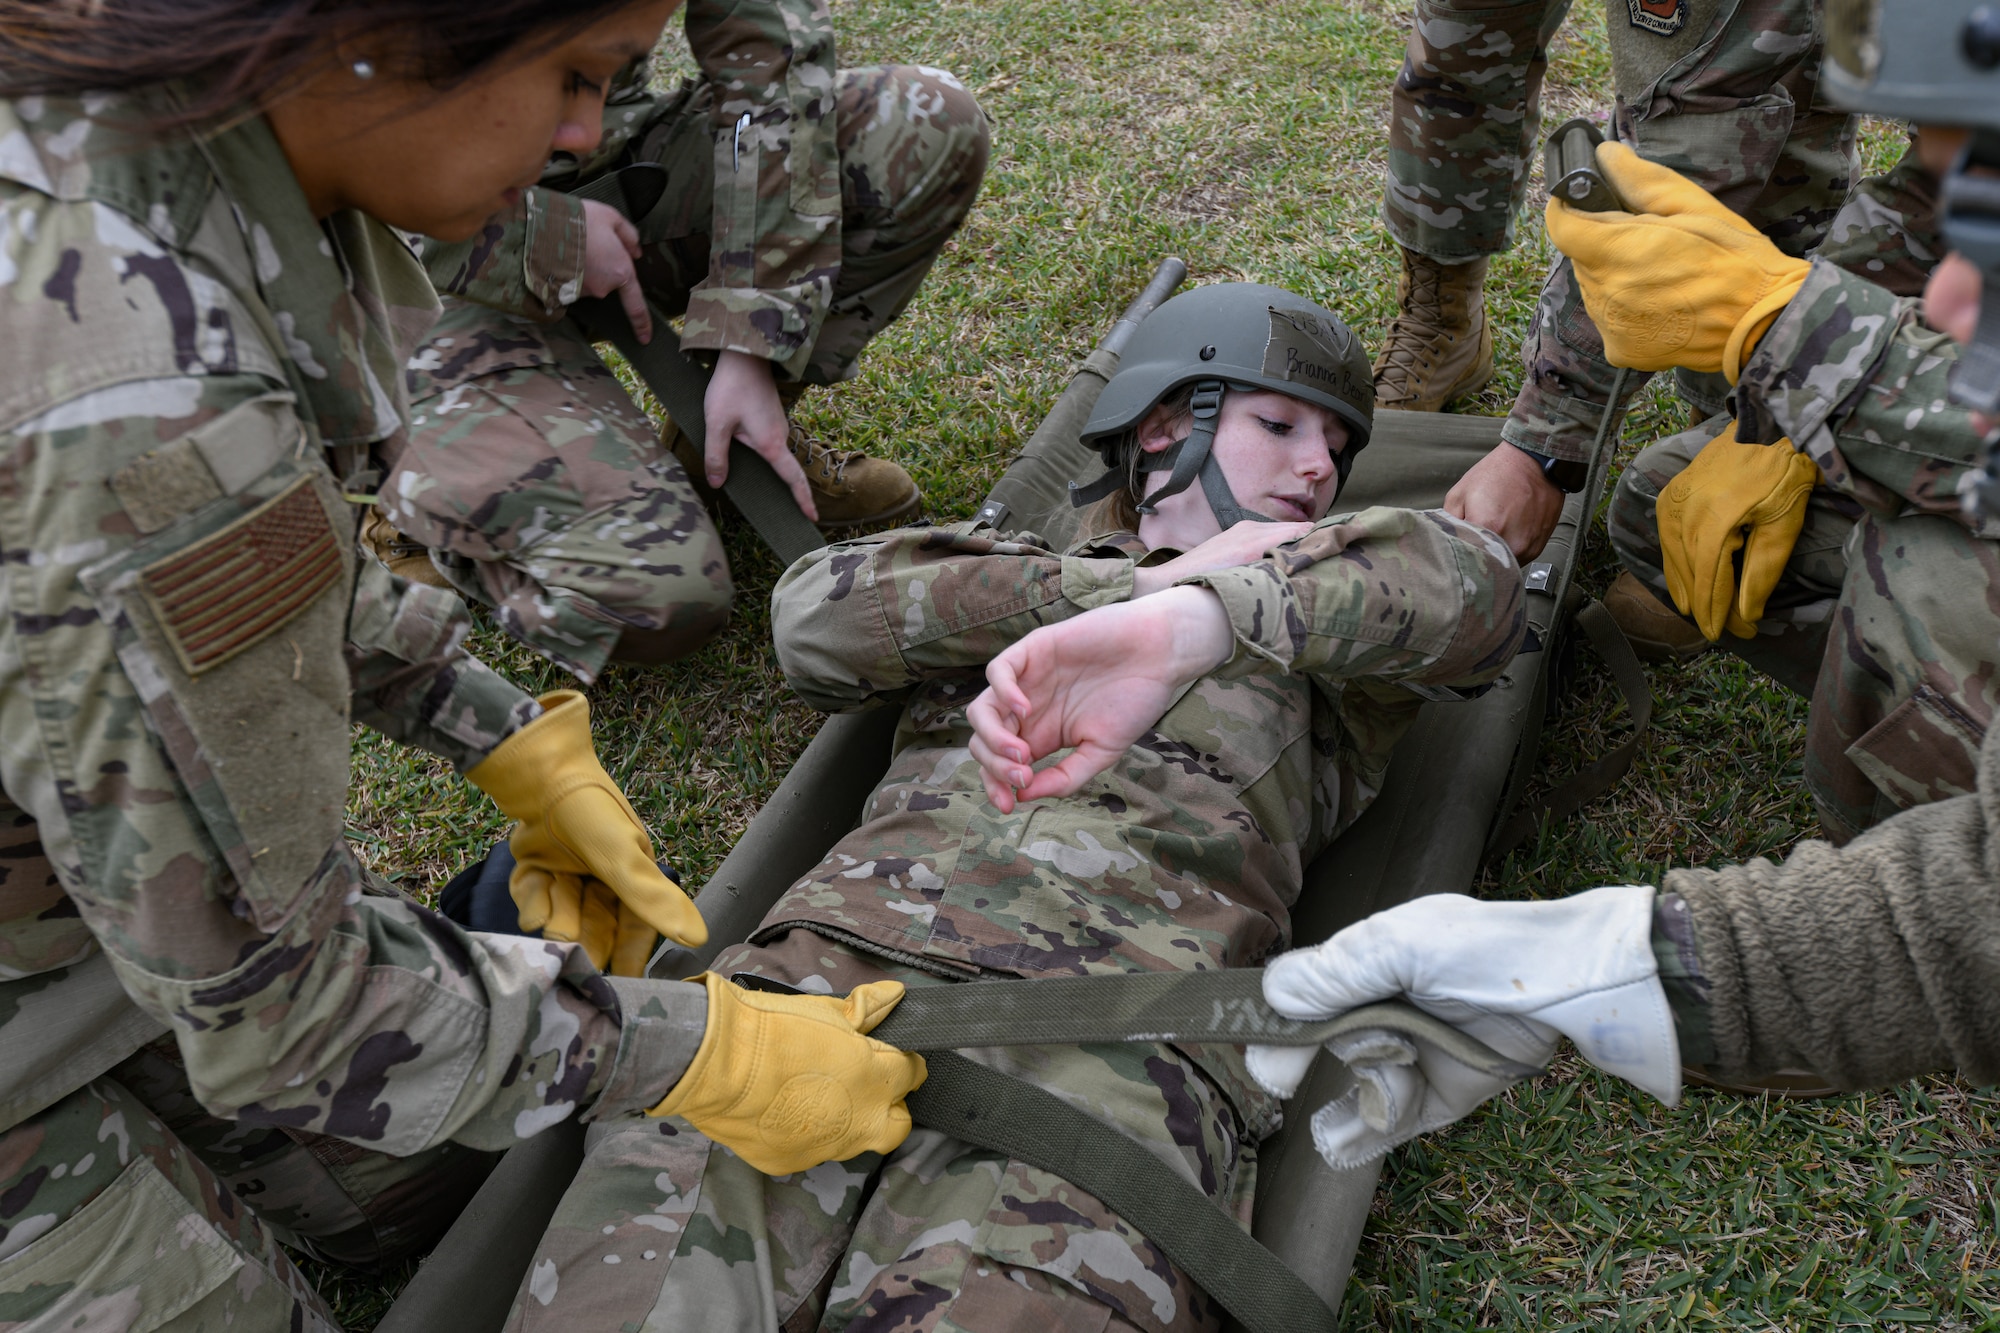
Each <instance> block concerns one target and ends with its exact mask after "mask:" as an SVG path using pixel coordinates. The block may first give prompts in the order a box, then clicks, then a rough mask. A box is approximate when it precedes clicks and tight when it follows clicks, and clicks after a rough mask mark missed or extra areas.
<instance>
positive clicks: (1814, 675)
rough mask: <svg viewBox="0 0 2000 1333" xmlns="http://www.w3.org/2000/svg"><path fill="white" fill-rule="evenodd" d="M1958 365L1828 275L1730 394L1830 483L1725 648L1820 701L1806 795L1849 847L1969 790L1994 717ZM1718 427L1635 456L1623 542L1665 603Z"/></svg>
mask: <svg viewBox="0 0 2000 1333" xmlns="http://www.w3.org/2000/svg"><path fill="white" fill-rule="evenodd" d="M1957 362H1958V349H1957V347H1956V345H1955V344H1953V343H1952V341H1951V340H1950V339H1949V338H1947V337H1945V336H1944V335H1943V334H1939V333H1935V332H1932V331H1931V330H1929V329H1927V328H1925V327H1924V326H1923V325H1922V324H1921V323H1920V322H1919V319H1918V310H1917V302H1916V301H1915V300H1913V299H1909V298H1899V297H1897V296H1895V295H1893V294H1892V293H1890V292H1888V291H1886V290H1884V289H1883V288H1881V287H1878V286H1876V285H1875V284H1873V283H1870V282H1864V281H1862V280H1861V279H1859V278H1856V277H1854V276H1853V275H1852V274H1849V273H1847V272H1844V271H1843V270H1841V269H1839V268H1837V267H1835V266H1833V265H1831V264H1828V263H1826V262H1825V261H1820V262H1816V263H1814V265H1813V267H1812V272H1811V275H1810V276H1809V277H1808V278H1807V279H1806V285H1805V286H1804V287H1803V288H1802V289H1801V290H1800V292H1799V294H1798V295H1797V296H1796V297H1794V298H1793V299H1792V302H1791V304H1790V305H1789V306H1787V307H1786V309H1785V312H1784V314H1783V315H1781V316H1780V317H1779V319H1778V320H1777V322H1776V323H1774V324H1773V325H1772V326H1771V329H1770V332H1768V333H1766V334H1765V335H1764V338H1763V340H1762V341H1761V342H1760V343H1759V344H1758V345H1757V350H1756V353H1755V354H1754V355H1753V356H1752V357H1751V359H1750V360H1749V362H1748V363H1746V364H1745V366H1744V369H1743V378H1742V381H1741V383H1739V384H1738V386H1737V389H1736V396H1735V402H1736V406H1737V410H1738V414H1739V418H1738V419H1739V423H1740V424H1739V432H1738V433H1739V434H1740V435H1741V436H1742V438H1745V439H1751V440H1763V441H1766V442H1768V441H1771V440H1775V439H1778V438H1779V437H1781V436H1789V437H1790V438H1791V439H1792V441H1793V442H1794V443H1795V444H1796V445H1797V446H1798V447H1799V448H1801V449H1803V450H1805V451H1806V453H1808V454H1810V455H1811V456H1812V459H1813V461H1814V462H1815V463H1817V464H1818V465H1819V469H1820V476H1821V479H1822V482H1823V485H1821V486H1820V487H1819V488H1818V489H1816V490H1815V491H1814V492H1813V495H1812V500H1811V502H1810V504H1809V507H1808V509H1807V516H1806V526H1805V529H1804V531H1803V532H1802V533H1801V534H1800V538H1799V543H1798V545H1797V547H1796V548H1794V551H1793V555H1792V559H1791V562H1790V563H1789V564H1788V565H1787V566H1786V569H1785V574H1784V576H1783V578H1782V579H1781V580H1780V581H1779V583H1778V586H1777V590H1776V592H1775V593H1774V594H1773V596H1772V598H1771V610H1770V611H1769V612H1768V614H1767V615H1766V617H1765V619H1764V620H1763V621H1762V622H1760V623H1759V625H1758V634H1757V637H1756V638H1755V639H1751V640H1747V641H1746V640H1739V639H1734V638H1730V637H1725V638H1724V639H1723V643H1724V645H1725V646H1727V647H1729V648H1731V649H1732V650H1733V651H1735V652H1737V653H1739V654H1741V655H1742V656H1744V657H1746V658H1748V659H1749V660H1751V661H1752V662H1754V663H1756V664H1757V665H1758V666H1760V667H1762V668H1763V669H1765V670H1767V671H1769V672H1770V673H1771V674H1772V675H1774V676H1776V677H1778V679H1780V680H1782V681H1784V682H1785V683H1786V684H1788V685H1791V686H1792V687H1793V688H1794V689H1796V690H1798V691H1800V692H1801V693H1805V694H1809V695H1811V697H1812V711H1811V715H1810V718H1809V721H1808V730H1807V739H1806V782H1807V784H1808V785H1809V786H1810V787H1811V789H1812V792H1813V797H1814V799H1815V801H1816V802H1817V803H1818V806H1819V812H1820V819H1821V822H1822V823H1823V825H1824V826H1825V828H1826V831H1827V833H1828V835H1829V836H1831V837H1833V838H1835V839H1836V840H1839V841H1845V840H1846V839H1847V838H1849V837H1851V836H1853V834H1855V833H1856V832H1858V831H1859V830H1861V829H1864V828H1867V827H1869V826H1870V825H1872V824H1875V823H1877V822H1879V821H1880V820H1881V819H1883V818H1885V817H1886V816H1888V815H1890V814H1893V813H1894V812H1895V811H1897V810H1900V809H1905V808H1907V807H1909V806H1913V805H1919V804H1922V803H1924V802H1928V801H1934V800H1938V799H1941V798H1943V797H1946V796H1953V795H1958V794H1960V793H1963V792H1968V791H1971V790H1972V789H1973V786H1974V780H1975V776H1976V774H1977V761H1978V755H1979V747H1980V743H1981V741H1982V739H1983V738H1984V736H1985V734H1986V729H1987V727H1988V725H1989V724H1990V723H1991V721H1992V718H1993V714H1994V708H1995V705H1996V702H2000V679H1996V676H1995V673H1994V671H1993V668H1992V661H1993V644H1994V641H1995V639H1996V637H2000V593H1996V589H2000V545H1996V543H1995V541H1994V539H1995V538H2000V524H1996V523H1994V522H1993V521H1991V520H1983V521H1981V520H1973V519H1969V518H1967V517H1966V516H1965V514H1964V513H1963V511H1962V510H1961V508H1960V505H1959V495H1958V490H1959V484H1960V479H1961V478H1963V477H1965V476H1966V474H1967V472H1968V471H1976V470H1977V468H1978V466H1979V462H1978V459H1979V449H1980V438H1981V435H1980V432H1979V431H1978V430H1977V429H1975V427H1974V425H1973V423H1972V420H1971V418H1970V416H1969V415H1968V414H1967V413H1966V412H1965V410H1964V409H1962V408H1959V407H1956V406H1954V405H1953V404H1952V403H1951V401H1950V399H1949V396H1948V393H1947V386H1948V381H1949V379H1950V376H1951V371H1952V367H1953V366H1955V365H1956V364H1957ZM1721 424H1722V423H1721V421H1719V420H1718V421H1712V422H1709V423H1707V424H1706V425H1704V426H1703V427H1701V428H1699V429H1697V430H1695V431H1690V432H1687V433H1685V434H1683V435H1677V436H1674V437H1672V438H1670V439H1668V440H1665V441H1662V442H1661V443H1659V444H1657V445H1654V446H1653V447H1651V448H1649V449H1646V450H1644V451H1643V452H1641V453H1640V454H1639V456H1638V457H1637V458H1636V459H1635V460H1634V461H1633V463H1632V465H1631V466H1630V467H1629V468H1627V470H1626V472H1625V476H1624V478H1623V479H1622V480H1621V481H1620V483H1619V487H1618V490H1617V492H1616V494H1615V496H1614V497H1613V500H1612V504H1611V511H1610V515H1609V520H1608V521H1609V525H1610V530H1611V539H1612V544H1613V546H1614V547H1615V548H1616V549H1617V551H1618V554H1619V557H1620V558H1621V559H1622V560H1624V562H1625V564H1626V566H1627V568H1629V569H1631V570H1632V571H1633V572H1634V573H1635V574H1637V575H1638V576H1639V577H1640V579H1641V580H1642V581H1644V582H1646V583H1647V584H1649V585H1650V586H1651V587H1652V588H1653V589H1654V590H1655V591H1656V593H1658V595H1659V596H1660V597H1661V598H1662V599H1663V600H1664V599H1665V597H1666V580H1665V577H1664V575H1662V574H1661V572H1660V556H1659V532H1658V526H1657V519H1656V517H1655V512H1654V506H1655V503H1656V501H1657V500H1658V497H1659V493H1660V490H1661V488H1663V487H1664V486H1665V485H1666V484H1667V483H1668V482H1669V481H1671V480H1672V479H1673V478H1674V476H1676V475H1677V474H1678V473H1679V471H1680V469H1681V468H1683V467H1685V466H1687V464H1688V462H1689V461H1690V460H1691V459H1692V458H1693V456H1694V454H1695V453H1696V452H1698V451H1699V450H1700V448H1701V446H1702V445H1704V444H1706V443H1707V441H1708V440H1709V439H1710V438H1711V437H1713V436H1714V435H1715V434H1716V433H1717V431H1718V430H1719V429H1720V427H1721Z"/></svg>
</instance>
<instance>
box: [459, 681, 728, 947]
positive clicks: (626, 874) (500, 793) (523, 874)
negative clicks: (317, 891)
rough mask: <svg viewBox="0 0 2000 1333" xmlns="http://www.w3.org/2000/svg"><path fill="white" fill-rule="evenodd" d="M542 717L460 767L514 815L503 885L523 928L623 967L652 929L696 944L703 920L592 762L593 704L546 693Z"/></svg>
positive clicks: (703, 936) (572, 694) (571, 694)
mask: <svg viewBox="0 0 2000 1333" xmlns="http://www.w3.org/2000/svg"><path fill="white" fill-rule="evenodd" d="M540 703H541V705H542V709H543V712H542V715H541V716H540V717H538V718H536V719H535V720H534V721H533V722H530V723H529V724H528V725H527V726H525V727H522V728H521V729H520V730H519V731H517V732H515V733H514V734H513V735H512V736H509V737H508V738H507V739H506V740H504V741H502V742H500V744H499V746H498V747H497V748H496V749H495V750H494V751H493V753H491V754H489V755H487V756H486V758H484V759H482V760H481V761H480V762H479V763H478V765H476V766H475V767H474V768H473V769H472V770H471V771H470V772H469V773H467V774H466V775H465V776H466V778H467V779H468V780H469V781H470V782H471V783H472V784H473V785H474V786H476V787H478V788H479V789H480V790H481V791H483V792H485V793H486V794H487V795H488V796H491V797H492V798H493V803H494V804H495V805H497V806H499V807H500V810H501V813H503V814H506V815H508V816H510V817H511V818H513V819H515V820H517V821H518V822H517V823H516V824H515V825H514V832H513V834H512V836H510V837H509V838H508V840H507V841H508V847H509V848H510V849H511V850H512V851H513V853H514V862H515V865H514V874H513V876H512V877H511V878H510V879H509V880H508V882H507V891H508V892H509V893H510V894H512V895H513V898H514V906H515V907H516V908H518V909H519V910H520V913H521V929H523V930H539V931H541V932H542V936H543V938H544V939H551V940H560V941H563V942H566V943H569V942H580V943H582V945H583V946H584V951H585V952H586V953H588V954H589V955H590V961H591V962H593V963H595V964H597V966H598V967H600V968H602V967H605V966H606V965H607V964H609V965H610V970H611V971H612V972H614V973H615V974H617V975H619V976H628V977H635V976H639V975H641V974H642V973H643V972H644V971H645V967H646V959H647V957H648V955H650V954H651V953H652V951H653V942H654V938H655V934H656V933H657V934H660V935H665V936H666V937H667V938H668V939H670V940H673V941H674V942H675V943H677V944H683V945H686V946H688V947H689V948H694V947H696V946H699V945H701V944H703V943H705V942H706V941H707V939H708V927H707V926H706V925H705V924H703V922H702V919H701V913H700V912H697V911H696V910H695V906H694V903H693V902H692V901H690V900H689V898H688V896H687V895H686V894H685V893H682V892H681V891H680V889H679V888H678V887H676V886H675V884H674V882H673V881H672V880H670V879H668V878H667V877H666V876H665V875H663V874H662V873H660V868H659V866H658V865H656V864H654V861H653V840H652V838H651V837H650V836H649V835H648V834H647V832H646V826H645V825H643V824H641V823H640V822H639V816H638V815H637V814H635V813H634V812H633V810H632V804H631V802H629V801H627V800H626V799H625V793H623V792H621V791H619V790H618V784H617V783H615V782H613V781H612V780H611V775H610V774H609V773H606V772H605V771H604V766H603V765H602V764H600V763H598V762H597V752H596V750H595V749H593V748H592V747H591V743H590V704H589V702H588V701H587V700H585V699H584V697H583V696H582V695H581V694H578V693H577V692H576V691H575V690H557V691H556V692H555V693H553V694H545V695H543V696H542V697H541V700H540Z"/></svg>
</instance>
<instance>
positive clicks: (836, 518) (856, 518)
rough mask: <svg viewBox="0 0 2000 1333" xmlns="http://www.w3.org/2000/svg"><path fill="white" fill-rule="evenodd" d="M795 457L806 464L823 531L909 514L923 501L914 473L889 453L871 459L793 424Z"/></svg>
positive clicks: (802, 463) (870, 524)
mask: <svg viewBox="0 0 2000 1333" xmlns="http://www.w3.org/2000/svg"><path fill="white" fill-rule="evenodd" d="M790 443H791V447H792V457H794V458H796V459H798V460H799V466H800V467H802V468H804V469H805V473H806V484H807V485H808V486H810V487H812V497H813V504H814V506H815V507H817V508H818V510H819V529H820V531H821V532H838V531H840V530H841V529H844V528H865V527H873V526H874V525H875V524H877V523H887V522H889V521H891V520H892V519H898V518H905V517H907V516H908V515H910V514H914V513H915V512H916V511H917V506H918V505H920V504H922V503H923V499H924V497H923V494H922V492H920V491H919V490H918V489H917V483H916V482H915V481H914V480H912V479H911V477H910V474H909V473H907V472H905V471H903V469H902V468H901V467H899V466H898V465H896V464H895V463H891V462H890V461H889V460H888V459H886V458H870V457H869V456H868V455H867V454H864V453H861V452H860V451H858V450H855V449H836V448H834V447H833V446H832V445H830V444H827V443H826V442H825V441H823V440H821V439H820V438H819V437H817V436H815V435H811V434H808V433H807V431H806V429H805V427H803V426H800V425H797V424H794V425H793V426H792V435H791V441H790Z"/></svg>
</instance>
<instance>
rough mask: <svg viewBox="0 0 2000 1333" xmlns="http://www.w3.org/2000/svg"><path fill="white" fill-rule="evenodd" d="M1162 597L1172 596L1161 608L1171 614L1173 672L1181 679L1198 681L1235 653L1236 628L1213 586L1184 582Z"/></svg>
mask: <svg viewBox="0 0 2000 1333" xmlns="http://www.w3.org/2000/svg"><path fill="white" fill-rule="evenodd" d="M1160 596H1161V597H1163V598H1168V599H1171V600H1170V601H1168V602H1164V603H1162V605H1161V610H1162V611H1164V612H1166V613H1167V614H1169V615H1170V616H1171V617H1172V621H1171V623H1172V626H1173V644H1172V652H1173V655H1174V663H1175V666H1176V668H1177V669H1176V671H1175V673H1174V674H1175V675H1176V676H1177V677H1178V678H1179V679H1180V680H1182V681H1183V682H1186V681H1191V680H1198V679H1200V678H1201V677H1202V676H1205V675H1207V674H1208V673H1209V672H1211V671H1213V670H1215V669H1216V668H1217V667H1219V666H1221V665H1222V664H1223V663H1224V662H1227V661H1228V660H1229V659H1230V658H1231V657H1232V656H1233V655H1234V654H1235V652H1236V631H1235V629H1234V628H1233V627H1232V626H1231V625H1230V623H1229V612H1228V611H1227V610H1226V609H1225V608H1224V606H1223V604H1222V598H1221V597H1220V596H1218V595H1217V594H1216V593H1215V591H1214V590H1213V589H1211V588H1204V587H1202V586H1200V585H1199V584H1182V585H1181V586H1179V587H1175V588H1169V589H1167V590H1166V591H1165V592H1163V593H1161V594H1160Z"/></svg>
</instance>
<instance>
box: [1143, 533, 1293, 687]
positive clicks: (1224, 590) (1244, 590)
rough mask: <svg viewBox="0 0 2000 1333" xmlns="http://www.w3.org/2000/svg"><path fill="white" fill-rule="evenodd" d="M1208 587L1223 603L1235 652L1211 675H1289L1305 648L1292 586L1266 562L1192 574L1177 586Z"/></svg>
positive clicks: (1180, 580)
mask: <svg viewBox="0 0 2000 1333" xmlns="http://www.w3.org/2000/svg"><path fill="white" fill-rule="evenodd" d="M1186 584H1192V585H1196V586H1199V587H1203V588H1207V589H1208V590H1209V591H1210V592H1213V593H1214V594H1215V595H1216V596H1217V597H1219V598H1221V599H1222V609H1223V612H1224V613H1225V614H1226V615H1228V617H1229V632H1230V634H1231V635H1233V636H1234V637H1235V640H1236V651H1235V652H1233V653H1231V654H1230V657H1229V660H1228V661H1227V662H1225V663H1223V664H1222V665H1221V666H1220V667H1219V668H1217V669H1216V671H1215V672H1214V673H1213V674H1216V675H1219V676H1223V677H1234V676H1248V675H1253V674H1255V673H1257V672H1259V671H1265V670H1268V669H1269V668H1270V667H1273V666H1275V667H1277V668H1278V669H1279V670H1280V671H1289V670H1291V666H1292V662H1293V660H1294V659H1296V658H1297V657H1298V655H1299V653H1300V652H1302V651H1304V649H1305V638H1306V636H1305V625H1304V621H1303V620H1302V619H1301V618H1300V616H1299V606H1298V595H1297V594H1296V593H1295V592H1294V591H1293V590H1292V585H1291V581H1290V580H1289V579H1287V578H1285V577H1284V576H1283V575H1281V574H1279V573H1278V571H1277V569H1276V568H1275V567H1273V566H1272V565H1271V564H1270V563H1269V562H1268V561H1265V562H1261V563H1258V564H1255V565H1238V566H1235V567H1234V568H1231V569H1215V570H1210V571H1209V572H1207V573H1205V574H1191V575H1189V576H1188V577H1187V578H1184V579H1179V580H1177V581H1176V583H1175V586H1176V587H1179V586H1182V585H1186Z"/></svg>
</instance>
